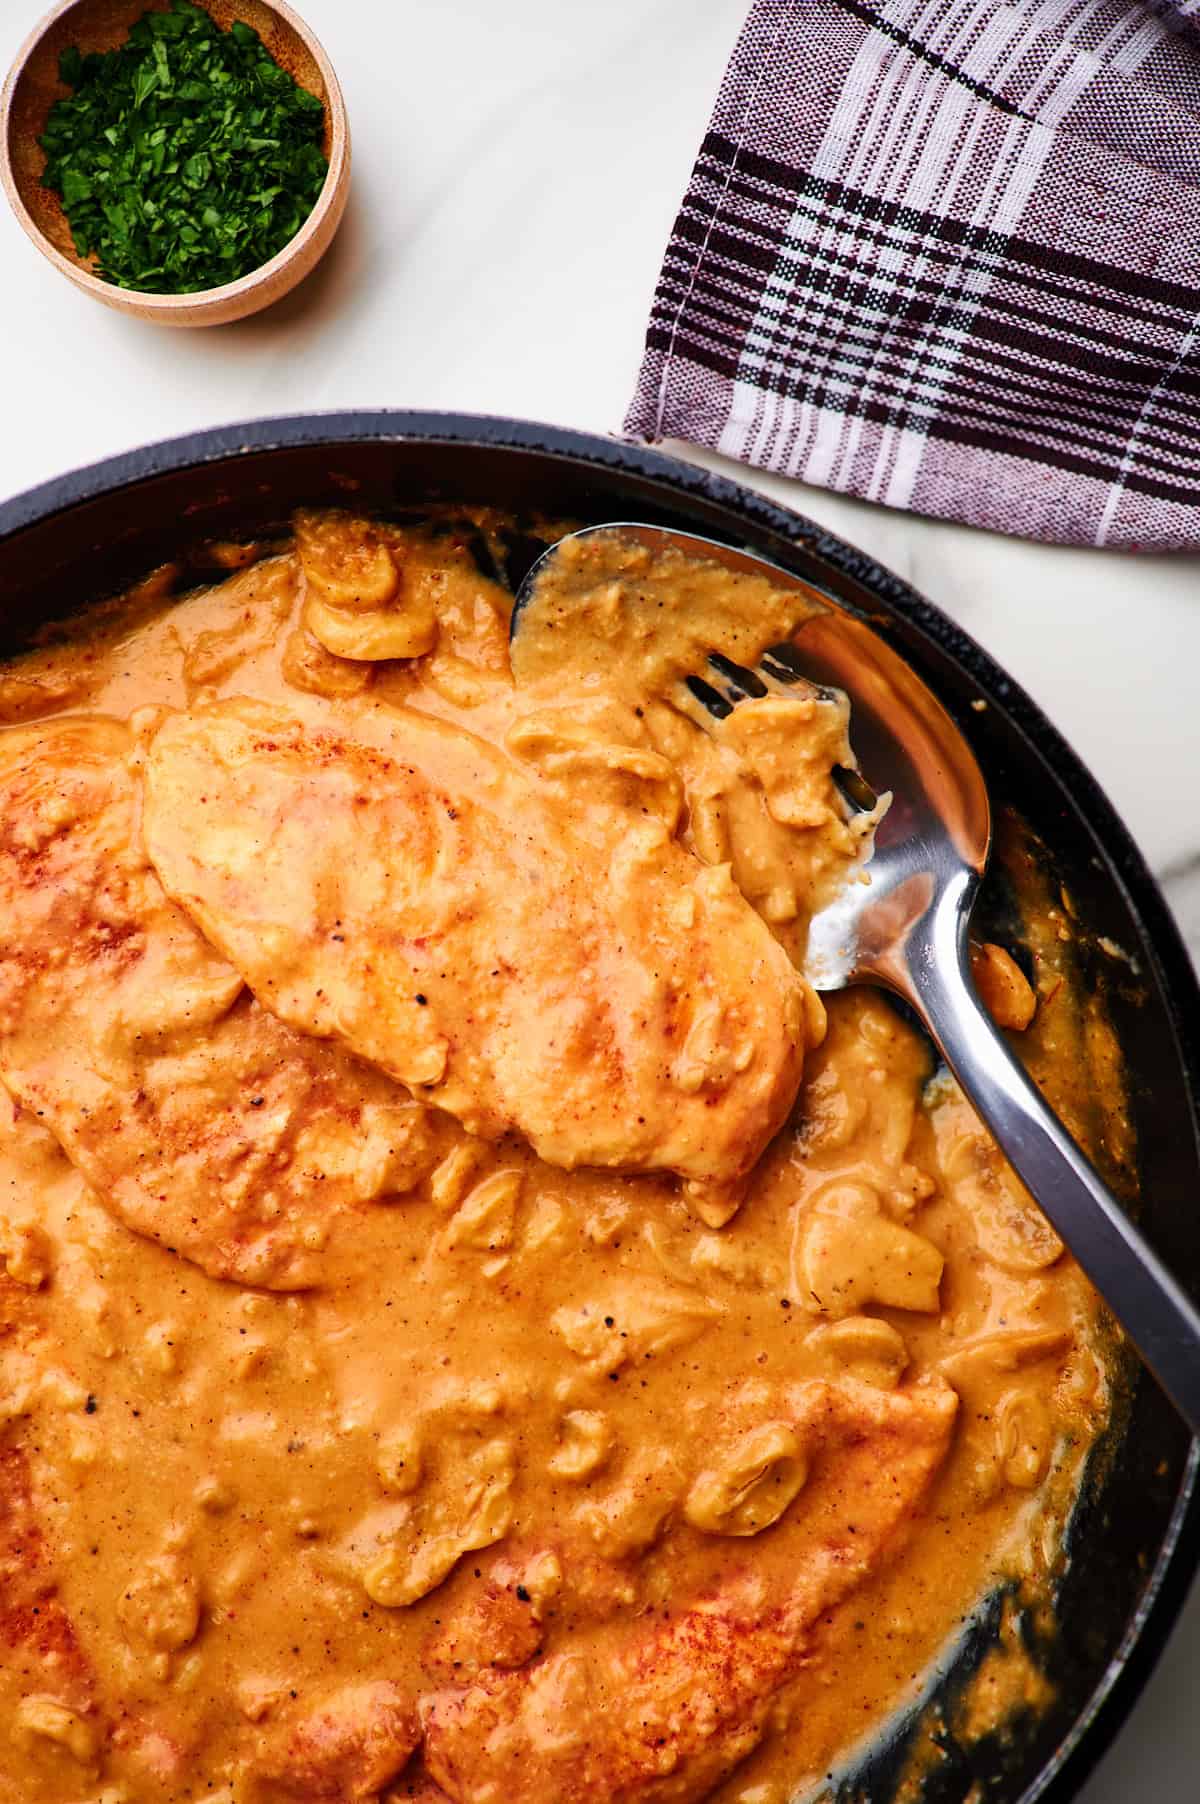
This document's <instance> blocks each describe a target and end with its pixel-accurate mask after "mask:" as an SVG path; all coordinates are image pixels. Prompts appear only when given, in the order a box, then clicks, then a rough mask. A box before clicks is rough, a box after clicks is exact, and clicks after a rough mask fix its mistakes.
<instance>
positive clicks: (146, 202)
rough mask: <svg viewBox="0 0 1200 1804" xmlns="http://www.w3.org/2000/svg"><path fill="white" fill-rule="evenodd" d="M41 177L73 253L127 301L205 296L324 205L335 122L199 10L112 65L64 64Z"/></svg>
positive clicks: (138, 39)
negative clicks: (62, 93)
mask: <svg viewBox="0 0 1200 1804" xmlns="http://www.w3.org/2000/svg"><path fill="white" fill-rule="evenodd" d="M59 73H60V75H61V76H62V79H63V81H64V82H65V83H66V84H67V86H68V87H69V88H71V89H73V92H72V93H71V94H70V95H69V96H68V97H67V98H66V99H63V100H60V101H58V102H57V103H56V104H55V106H54V107H53V108H52V109H51V112H50V116H49V118H48V120H47V121H46V130H45V133H44V134H43V136H42V140H41V143H42V149H43V150H44V151H45V152H46V156H47V159H48V160H47V164H46V169H45V172H44V174H43V176H42V180H43V182H44V183H45V184H46V186H47V187H48V188H52V189H53V190H54V191H55V192H56V193H57V194H58V195H59V196H60V197H61V199H62V203H63V210H64V212H65V213H66V216H67V220H68V222H69V224H70V227H71V232H72V235H73V237H74V240H75V248H76V250H77V251H78V252H79V254H80V256H81V257H88V256H93V255H94V256H95V258H96V260H97V266H98V270H97V273H98V274H100V275H102V276H103V277H104V278H105V280H106V281H109V282H113V283H115V284H116V285H117V286H119V287H121V288H132V289H138V290H141V291H142V292H147V293H151V294H195V293H197V292H198V291H200V290H201V289H205V288H219V287H221V286H222V285H223V284H224V283H226V282H234V281H236V280H237V279H238V278H239V277H240V276H244V275H248V274H249V273H250V271H251V270H254V269H258V268H260V267H261V266H262V264H264V263H267V262H269V261H270V259H271V258H272V257H274V256H275V255H276V254H277V253H278V252H279V251H281V250H282V249H283V247H284V245H285V244H287V243H288V241H289V240H290V239H292V238H294V237H295V235H296V233H297V232H298V231H299V230H300V227H301V226H302V225H303V224H304V221H305V220H306V219H307V218H308V215H309V214H310V213H311V212H312V210H313V207H314V206H315V205H316V202H317V199H318V196H319V195H320V192H321V189H322V187H323V186H324V183H325V177H326V175H327V173H328V169H329V165H328V162H327V160H326V158H325V155H324V152H323V150H322V143H323V140H324V135H325V109H324V107H323V105H322V103H321V102H320V100H318V99H317V97H316V95H314V94H310V93H309V92H308V90H307V89H306V88H302V87H300V86H299V85H298V83H297V82H295V81H294V80H293V79H292V77H291V76H290V75H289V74H288V73H287V71H286V70H284V69H281V68H280V67H279V65H278V63H276V62H273V61H272V59H271V57H270V56H268V54H267V52H266V50H265V49H264V47H263V43H262V40H261V39H260V38H259V37H258V35H257V33H256V32H254V31H252V30H251V29H250V27H249V26H248V25H244V24H241V23H235V24H234V26H233V28H232V30H230V31H221V30H220V29H219V27H218V26H217V25H216V24H215V23H214V22H213V20H212V19H211V18H210V16H209V15H208V13H206V12H205V11H203V9H202V8H201V7H199V6H194V5H193V4H192V3H191V0H172V10H171V11H170V12H163V13H157V12H156V13H146V14H145V16H144V17H143V18H141V19H139V20H138V22H137V24H136V25H134V26H133V27H132V28H131V30H130V33H129V36H128V38H127V39H126V41H125V42H124V43H123V44H121V45H120V46H119V47H118V48H117V49H116V50H110V51H108V52H107V53H106V54H105V55H96V54H93V55H90V56H81V55H80V52H79V50H78V49H77V48H71V49H69V50H64V52H63V54H62V56H61V58H60V59H59Z"/></svg>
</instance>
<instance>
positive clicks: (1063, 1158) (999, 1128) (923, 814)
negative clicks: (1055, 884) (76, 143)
mask: <svg viewBox="0 0 1200 1804" xmlns="http://www.w3.org/2000/svg"><path fill="white" fill-rule="evenodd" d="M602 534H608V535H614V536H617V537H619V538H620V539H621V540H623V541H626V542H628V541H631V540H632V541H633V542H635V543H636V544H638V545H640V546H644V547H646V548H647V549H649V550H650V551H651V552H664V551H668V550H671V551H674V552H678V553H683V554H684V555H685V556H688V557H691V558H696V559H701V560H703V561H706V562H708V563H714V562H715V563H717V564H719V565H722V566H724V567H725V568H726V569H728V570H730V571H731V572H735V573H743V574H751V575H754V576H758V577H761V576H763V575H767V576H769V577H770V579H771V581H772V583H773V584H774V585H775V586H776V587H782V588H791V589H795V590H797V591H799V592H800V593H802V594H803V596H804V603H805V609H809V608H811V607H812V604H813V596H814V591H813V589H812V587H811V585H810V584H808V583H806V582H804V581H802V580H801V579H800V578H799V577H796V576H792V575H791V574H790V573H789V572H788V571H786V570H782V569H780V568H778V567H777V566H776V565H773V564H770V563H768V562H767V561H766V560H765V559H763V558H758V557H755V556H753V555H752V554H750V553H749V552H743V551H735V550H732V549H731V548H729V547H728V546H724V545H720V544H717V543H715V542H714V541H711V540H708V539H704V538H700V537H698V536H696V535H693V534H690V533H682V532H673V531H668V530H666V529H665V528H662V527H657V526H644V525H639V524H636V523H623V522H613V523H612V524H609V525H604V526H593V527H588V528H585V529H584V531H583V532H581V533H577V534H570V535H568V539H560V540H559V541H558V543H557V544H556V545H553V546H551V547H550V549H549V550H548V551H547V552H546V553H545V555H544V556H543V557H542V558H540V559H539V560H538V562H537V563H536V564H535V565H534V566H533V568H532V569H531V570H530V571H529V573H528V575H527V576H526V577H525V580H524V582H523V583H522V584H521V587H520V590H519V593H518V596H517V603H516V607H515V608H514V611H513V624H512V635H513V660H514V668H516V669H517V670H518V675H519V665H520V655H519V654H520V636H521V633H522V631H523V630H528V629H529V627H530V626H531V625H532V624H533V622H534V621H535V619H536V618H537V609H538V605H539V595H541V596H542V597H545V595H546V593H547V590H546V585H545V582H544V579H545V577H546V576H547V575H548V573H549V571H550V569H551V567H552V565H553V561H554V559H555V558H556V557H557V556H558V554H559V552H560V550H561V548H562V546H563V545H564V544H566V543H568V540H569V539H595V538H597V537H598V536H599V535H602ZM805 609H798V610H797V611H798V612H804V611H805ZM556 624H558V625H562V624H564V623H563V622H562V621H561V619H560V620H558V621H557V622H556ZM802 680H803V681H807V682H810V683H813V684H816V685H818V686H819V687H822V688H827V689H833V690H841V691H843V692H844V693H845V694H846V695H847V696H848V697H849V699H850V707H851V728H852V733H853V738H854V746H855V756H856V760H857V770H855V771H848V772H843V773H840V774H839V780H840V786H841V787H842V790H843V793H844V794H845V795H846V797H847V801H848V804H849V805H850V806H857V807H864V806H866V807H869V806H872V805H873V803H874V799H875V796H876V795H881V794H883V793H884V792H886V791H891V794H892V801H891V805H890V807H889V808H888V809H887V811H886V813H885V814H884V815H883V818H882V820H881V821H880V822H879V824H878V827H877V829H876V831H875V835H874V848H873V852H872V854H871V857H870V861H869V863H868V865H867V867H866V869H867V871H868V872H869V876H870V881H869V883H864V882H861V881H855V882H851V883H849V884H847V885H846V887H845V889H844V890H843V891H842V893H841V894H840V895H839V896H838V897H837V898H836V899H835V901H834V902H833V903H832V904H831V905H830V906H828V907H826V908H824V909H823V910H822V911H821V912H820V913H819V914H817V915H816V916H814V918H813V921H812V924H811V928H810V933H809V947H808V955H807V960H806V974H807V976H808V977H809V979H810V980H811V982H812V983H813V984H814V986H815V987H816V988H817V989H819V990H838V989H842V988H843V987H845V986H846V985H847V984H854V983H874V984H880V985H882V986H884V987H885V988H886V989H889V990H891V991H892V992H894V993H895V994H896V995H897V996H901V997H903V998H904V1000H905V1001H906V1002H908V1003H909V1004H910V1005H911V1006H912V1007H913V1008H914V1009H915V1010H916V1012H917V1014H918V1015H919V1017H920V1018H921V1020H922V1021H923V1022H924V1024H925V1026H926V1028H927V1029H928V1031H929V1033H930V1035H931V1036H932V1038H933V1041H934V1043H935V1045H936V1046H937V1047H938V1048H939V1050H940V1051H941V1053H942V1056H943V1057H944V1059H945V1061H946V1063H947V1065H948V1066H949V1068H950V1070H951V1071H952V1072H953V1073H954V1075H955V1077H956V1078H957V1079H958V1082H959V1084H960V1085H961V1086H962V1089H963V1091H964V1093H965V1094H966V1096H967V1097H968V1098H969V1100H970V1101H971V1103H972V1104H973V1106H974V1107H975V1109H976V1111H977V1112H978V1114H979V1115H980V1117H981V1118H982V1120H983V1121H984V1122H985V1123H986V1124H987V1126H988V1127H989V1128H990V1130H991V1132H992V1134H993V1135H994V1136H995V1139H996V1141H997V1142H998V1144H999V1146H1000V1148H1001V1150H1002V1151H1003V1153H1004V1155H1005V1157H1006V1158H1007V1159H1008V1161H1009V1163H1010V1164H1011V1165H1012V1167H1013V1169H1014V1170H1015V1171H1016V1173H1017V1175H1018V1176H1019V1177H1020V1178H1021V1180H1022V1182H1023V1183H1024V1184H1025V1186H1026V1187H1027V1189H1028V1190H1029V1191H1030V1192H1031V1193H1032V1195H1033V1196H1034V1197H1035V1198H1036V1200H1037V1202H1038V1205H1039V1206H1040V1208H1041V1209H1042V1211H1043V1213H1044V1214H1045V1215H1046V1217H1047V1219H1048V1220H1049V1221H1050V1222H1051V1224H1052V1225H1053V1227H1054V1228H1055V1229H1056V1230H1057V1232H1058V1234H1059V1235H1060V1236H1061V1238H1062V1239H1063V1241H1065V1243H1066V1244H1067V1246H1069V1247H1070V1249H1071V1251H1072V1253H1074V1255H1075V1257H1076V1259H1078V1261H1079V1263H1080V1265H1081V1266H1082V1267H1083V1269H1084V1271H1085V1272H1086V1273H1087V1274H1088V1277H1089V1278H1090V1279H1091V1281H1092V1283H1093V1284H1094V1285H1095V1286H1096V1289H1097V1290H1098V1291H1099V1292H1100V1294H1101V1296H1103V1298H1104V1299H1105V1301H1106V1302H1107V1303H1108V1305H1109V1307H1110V1308H1111V1309H1112V1311H1113V1314H1114V1315H1115V1316H1116V1317H1117V1319H1118V1320H1119V1321H1120V1323H1121V1325H1122V1326H1123V1328H1124V1329H1125V1332H1126V1333H1127V1335H1128V1336H1129V1338H1130V1340H1131V1341H1132V1342H1133V1344H1134V1346H1135V1347H1136V1348H1137V1349H1138V1351H1139V1353H1140V1354H1141V1356H1142V1358H1143V1359H1144V1360H1145V1362H1146V1364H1147V1365H1148V1366H1149V1367H1150V1369H1151V1371H1152V1372H1153V1373H1154V1374H1155V1376H1156V1377H1157V1379H1158V1381H1159V1383H1160V1384H1161V1385H1162V1387H1163V1389H1164V1391H1166V1393H1167V1395H1168V1396H1169V1397H1170V1398H1171V1400H1172V1401H1173V1403H1174V1404H1175V1406H1176V1408H1177V1409H1178V1410H1179V1412H1180V1414H1181V1415H1182V1416H1183V1418H1184V1420H1185V1421H1186V1422H1187V1424H1188V1426H1189V1428H1190V1429H1191V1431H1192V1433H1193V1434H1194V1435H1200V1311H1198V1310H1197V1309H1196V1307H1195V1306H1194V1305H1193V1303H1192V1302H1191V1300H1190V1299H1189V1298H1188V1296H1187V1295H1186V1294H1185V1292H1184V1291H1183V1289H1182V1288H1181V1286H1180V1285H1179V1284H1178V1283H1177V1282H1176V1280H1175V1278H1174V1277H1172V1275H1171V1273H1170V1272H1169V1271H1168V1270H1167V1269H1166V1267H1165V1266H1164V1265H1163V1264H1162V1262H1161V1260H1160V1259H1159V1258H1158V1257H1157V1255H1156V1254H1155V1253H1154V1252H1153V1250H1152V1249H1151V1248H1150V1247H1149V1246H1148V1245H1147V1243H1146V1241H1145V1240H1144V1239H1143V1238H1142V1236H1141V1235H1140V1234H1139V1232H1138V1230H1137V1229H1136V1228H1135V1227H1134V1225H1133V1223H1132V1222H1131V1221H1130V1219H1129V1217H1128V1216H1127V1215H1126V1213H1125V1211H1124V1210H1123V1209H1122V1208H1121V1206H1120V1204H1119V1203H1118V1202H1117V1200H1116V1198H1115V1197H1114V1196H1113V1195H1112V1193H1111V1191H1110V1190H1109V1188H1108V1186H1107V1185H1106V1184H1105V1182H1104V1180H1103V1179H1102V1178H1101V1176H1100V1174H1099V1173H1098V1172H1097V1171H1096V1169H1095V1168H1094V1166H1093V1165H1092V1164H1091V1163H1090V1161H1089V1160H1088V1159H1087V1158H1086V1157H1085V1155H1084V1153H1083V1152H1082V1151H1081V1150H1080V1148H1079V1147H1078V1146H1077V1145H1076V1143H1075V1141H1074V1140H1073V1139H1072V1137H1071V1136H1070V1134H1068V1132H1067V1130H1066V1129H1065V1127H1064V1126H1063V1124H1062V1123H1061V1122H1060V1121H1059V1119H1058V1117H1057V1115H1055V1113H1054V1112H1053V1110H1052V1109H1051V1108H1050V1106H1049V1104H1048V1103H1047V1102H1046V1101H1045V1099H1044V1097H1043V1096H1042V1095H1041V1093H1040V1092H1039V1091H1038V1089H1037V1088H1036V1086H1035V1085H1034V1084H1033V1083H1032V1081H1031V1080H1030V1078H1029V1077H1028V1076H1027V1075H1026V1073H1025V1071H1024V1069H1023V1068H1022V1066H1021V1065H1020V1064H1019V1062H1018V1061H1017V1059H1016V1058H1015V1057H1014V1056H1013V1054H1012V1053H1011V1052H1010V1050H1009V1047H1008V1044H1007V1042H1006V1041H1005V1039H1004V1037H1003V1035H1002V1034H1001V1033H1000V1031H999V1030H998V1029H997V1028H996V1026H995V1025H994V1024H993V1022H992V1019H991V1017H990V1015H988V1014H987V1013H986V1011H985V1010H984V1008H983V1006H982V1004H981V1003H980V1001H979V998H978V996H977V994H976V991H975V986H974V983H973V981H972V978H971V970H970V960H969V950H968V930H969V925H970V918H971V910H972V907H973V905H974V902H975V898H976V895H977V894H978V890H979V884H980V880H981V878H982V876H983V873H984V869H985V867H986V864H987V858H988V850H989V845H990V841H991V811H990V808H989V806H988V796H987V789H986V786H985V784H984V780H983V773H982V772H981V770H980V768H979V765H978V764H977V763H976V761H975V757H974V754H973V753H972V751H971V749H970V747H969V746H968V744H967V742H966V740H965V739H964V738H963V735H962V734H961V733H960V732H959V730H958V728H957V727H956V726H955V724H954V722H953V721H952V720H951V718H950V716H949V715H948V714H947V713H946V711H945V709H944V708H943V707H942V705H941V703H940V702H939V701H938V700H937V699H936V697H935V696H934V695H933V694H932V693H931V691H930V690H929V689H927V688H926V686H925V684H924V683H923V682H922V681H921V679H920V678H919V677H918V676H917V675H916V673H915V672H914V671H913V670H911V669H910V668H909V666H908V665H907V664H906V663H905V662H904V660H903V659H902V658H901V657H900V656H899V655H898V654H897V653H896V652H894V651H892V650H891V648H890V647H889V646H888V645H887V644H886V643H885V642H884V641H883V640H882V639H881V638H879V637H878V636H877V635H876V634H875V633H873V632H872V631H871V629H870V628H869V627H868V626H866V625H865V624H864V623H863V622H862V621H861V620H858V619H856V618H855V616H854V615H853V614H851V613H849V612H848V611H847V610H846V609H844V608H843V607H842V606H840V605H839V604H838V603H837V602H835V601H834V600H833V599H832V598H831V597H829V596H823V597H821V598H820V605H819V607H818V609H817V611H815V612H810V613H809V614H808V617H807V618H806V619H804V620H802V622H801V624H800V626H799V627H798V628H797V629H796V631H795V633H794V635H793V637H792V639H791V640H790V642H789V643H788V644H787V645H785V646H779V647H773V648H772V649H771V650H770V651H769V652H767V653H765V654H764V656H763V657H762V658H761V659H760V660H759V663H758V665H757V666H756V668H755V669H754V670H753V671H749V670H745V669H743V668H742V667H741V666H739V665H737V664H734V663H732V662H731V661H730V660H729V659H728V658H725V657H724V656H722V655H720V654H715V655H713V656H711V657H710V658H709V661H708V667H707V668H706V669H705V670H703V671H696V672H694V673H692V674H691V675H689V676H688V677H687V678H686V679H682V680H681V681H680V683H679V685H678V691H677V694H676V696H675V698H674V699H675V700H677V701H678V703H679V704H680V705H681V706H683V707H685V708H686V709H687V711H688V712H689V713H690V714H691V716H692V718H693V719H699V720H700V721H701V722H704V721H705V720H711V719H713V718H720V717H721V716H723V715H725V714H728V713H729V712H730V711H731V710H732V709H733V708H734V707H736V706H737V705H738V703H739V702H741V701H743V700H745V699H746V698H747V697H749V696H754V695H763V694H768V693H776V694H778V693H785V692H786V690H787V688H788V687H789V685H791V686H794V685H795V684H796V683H797V682H799V681H802ZM1187 1201H1188V1203H1189V1204H1194V1201H1195V1199H1193V1198H1188V1199H1187Z"/></svg>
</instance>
